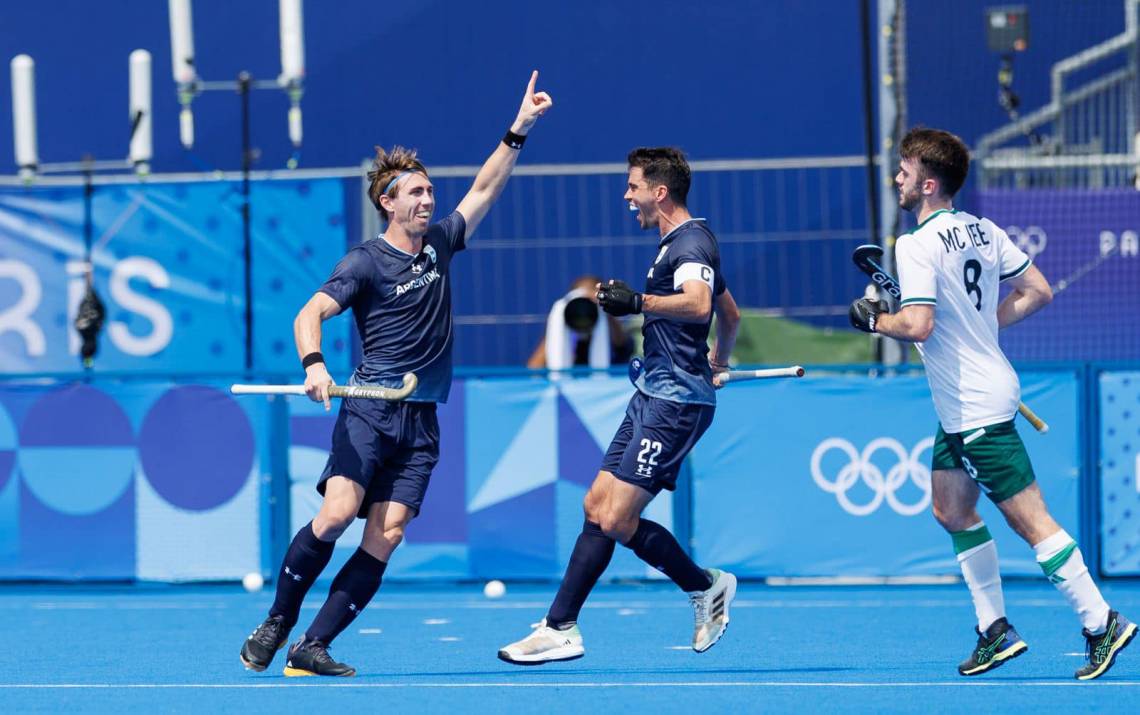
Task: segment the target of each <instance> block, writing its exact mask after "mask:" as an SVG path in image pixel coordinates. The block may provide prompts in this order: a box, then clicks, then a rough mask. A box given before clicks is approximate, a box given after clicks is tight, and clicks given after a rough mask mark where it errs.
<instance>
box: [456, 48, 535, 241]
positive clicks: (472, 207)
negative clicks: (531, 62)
mask: <svg viewBox="0 0 1140 715" xmlns="http://www.w3.org/2000/svg"><path fill="white" fill-rule="evenodd" d="M537 81H538V70H535V71H534V72H533V73H531V75H530V82H529V83H527V86H526V93H525V94H524V95H523V100H522V106H520V107H519V114H518V116H517V117H515V121H514V123H513V124H511V128H510V130H508V131H507V134H506V136H504V137H503V140H502V141H501V142H500V143H499V146H497V147H496V148H495V151H494V152H493V153H492V154H491V156H490V158H488V159H487V161H486V163H484V164H483V168H481V169H479V173H478V174H477V175H476V176H475V182H474V183H473V184H472V185H471V189H470V190H469V191H468V192H467V195H466V196H464V197H463V200H462V201H460V202H459V206H458V207H457V208H456V210H457V211H459V213H461V214H463V219H464V221H465V222H466V223H467V232H466V233H467V237H468V238H470V237H471V235H472V234H473V233H475V229H476V228H477V227H478V226H479V223H480V222H481V221H482V220H483V217H484V216H486V215H487V211H488V210H489V209H490V208H491V204H493V203H495V199H497V198H499V194H500V193H502V191H503V187H504V186H506V184H507V179H508V178H510V175H511V171H512V170H513V169H514V168H515V162H516V161H517V160H518V156H519V150H520V149H522V146H523V143H524V142H526V136H527V134H528V133H530V128H531V127H532V126H534V123H535V122H536V121H538V118H539V117H541V116H542V115H543V114H546V110H548V109H550V108H551V107H552V106H554V100H552V99H551V98H550V95H549V94H547V93H546V92H536V91H534V85H535V82H537Z"/></svg>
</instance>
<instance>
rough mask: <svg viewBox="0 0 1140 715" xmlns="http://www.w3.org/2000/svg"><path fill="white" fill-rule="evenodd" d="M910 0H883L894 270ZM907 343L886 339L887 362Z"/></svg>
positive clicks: (882, 151)
mask: <svg viewBox="0 0 1140 715" xmlns="http://www.w3.org/2000/svg"><path fill="white" fill-rule="evenodd" d="M905 18H906V0H879V7H878V25H879V53H878V54H879V174H878V176H879V225H880V226H881V227H882V231H883V235H882V236H881V237H880V236H876V237H875V238H876V240H879V239H880V238H881V239H882V243H883V260H884V263H885V264H886V265H885V266H884V267H885V268H886V269H887V270H888V271H891V272H894V261H895V238H896V237H897V235H896V234H897V232H898V228H899V202H898V194H897V192H896V191H895V183H894V176H895V173H896V172H895V164H896V161H897V157H898V141H899V140H900V139H901V138H902V133H903V132H905V131H906V33H905V29H906V25H905ZM903 356H904V353H903V346H902V344H900V343H899V342H898V341H897V340H892V339H890V338H883V364H885V365H897V364H899V363H900V362H902V360H903Z"/></svg>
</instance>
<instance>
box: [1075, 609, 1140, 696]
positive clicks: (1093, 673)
mask: <svg viewBox="0 0 1140 715" xmlns="http://www.w3.org/2000/svg"><path fill="white" fill-rule="evenodd" d="M1081 633H1082V635H1084V637H1085V644H1086V648H1085V653H1086V655H1087V656H1088V660H1089V662H1088V663H1086V664H1085V665H1084V666H1083V667H1081V669H1080V670H1078V671H1077V672H1076V677H1077V680H1092V679H1093V678H1099V677H1100V676H1102V675H1104V674H1105V673H1107V672H1108V669H1109V668H1111V667H1112V664H1113V663H1114V662H1116V654H1117V653H1119V652H1120V651H1122V650H1124V646H1126V645H1128V644H1129V643H1130V642H1131V641H1132V639H1133V638H1135V637H1136V624H1135V623H1133V622H1132V621H1129V620H1128V619H1127V618H1125V617H1124V616H1122V615H1120V614H1119V613H1117V612H1116V611H1109V612H1108V627H1107V628H1106V629H1105V631H1104V633H1101V634H1099V635H1095V636H1094V635H1093V634H1091V633H1089V632H1088V631H1087V630H1082V631H1081Z"/></svg>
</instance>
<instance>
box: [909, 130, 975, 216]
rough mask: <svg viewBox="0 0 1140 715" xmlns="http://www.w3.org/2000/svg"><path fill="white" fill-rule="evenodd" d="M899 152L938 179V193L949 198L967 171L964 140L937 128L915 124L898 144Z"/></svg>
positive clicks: (968, 161) (968, 157) (927, 174)
mask: <svg viewBox="0 0 1140 715" xmlns="http://www.w3.org/2000/svg"><path fill="white" fill-rule="evenodd" d="M899 156H901V157H902V158H903V159H910V160H911V161H916V162H918V165H919V166H920V167H921V168H922V170H923V172H925V176H920V177H919V178H920V179H925V178H928V177H930V176H933V178H935V179H938V185H939V187H941V189H942V193H943V194H945V195H946V196H949V197H951V198H953V196H954V195H955V194H957V193H958V189H961V188H962V184H964V183H965V182H966V175H967V174H968V173H970V150H969V149H967V148H966V143H965V142H964V141H962V140H961V139H960V138H958V137H957V136H955V135H953V134H951V133H950V132H947V131H943V130H941V129H928V128H926V127H915V128H914V129H911V130H910V131H909V132H907V133H906V136H905V137H903V140H902V143H901V144H900V145H899Z"/></svg>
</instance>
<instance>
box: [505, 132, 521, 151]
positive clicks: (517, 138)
mask: <svg viewBox="0 0 1140 715" xmlns="http://www.w3.org/2000/svg"><path fill="white" fill-rule="evenodd" d="M503 143H504V144H506V145H507V146H509V147H510V148H512V149H522V147H523V144H526V135H525V134H515V133H514V132H512V131H511V130H510V129H508V130H507V133H506V135H504V136H503Z"/></svg>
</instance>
